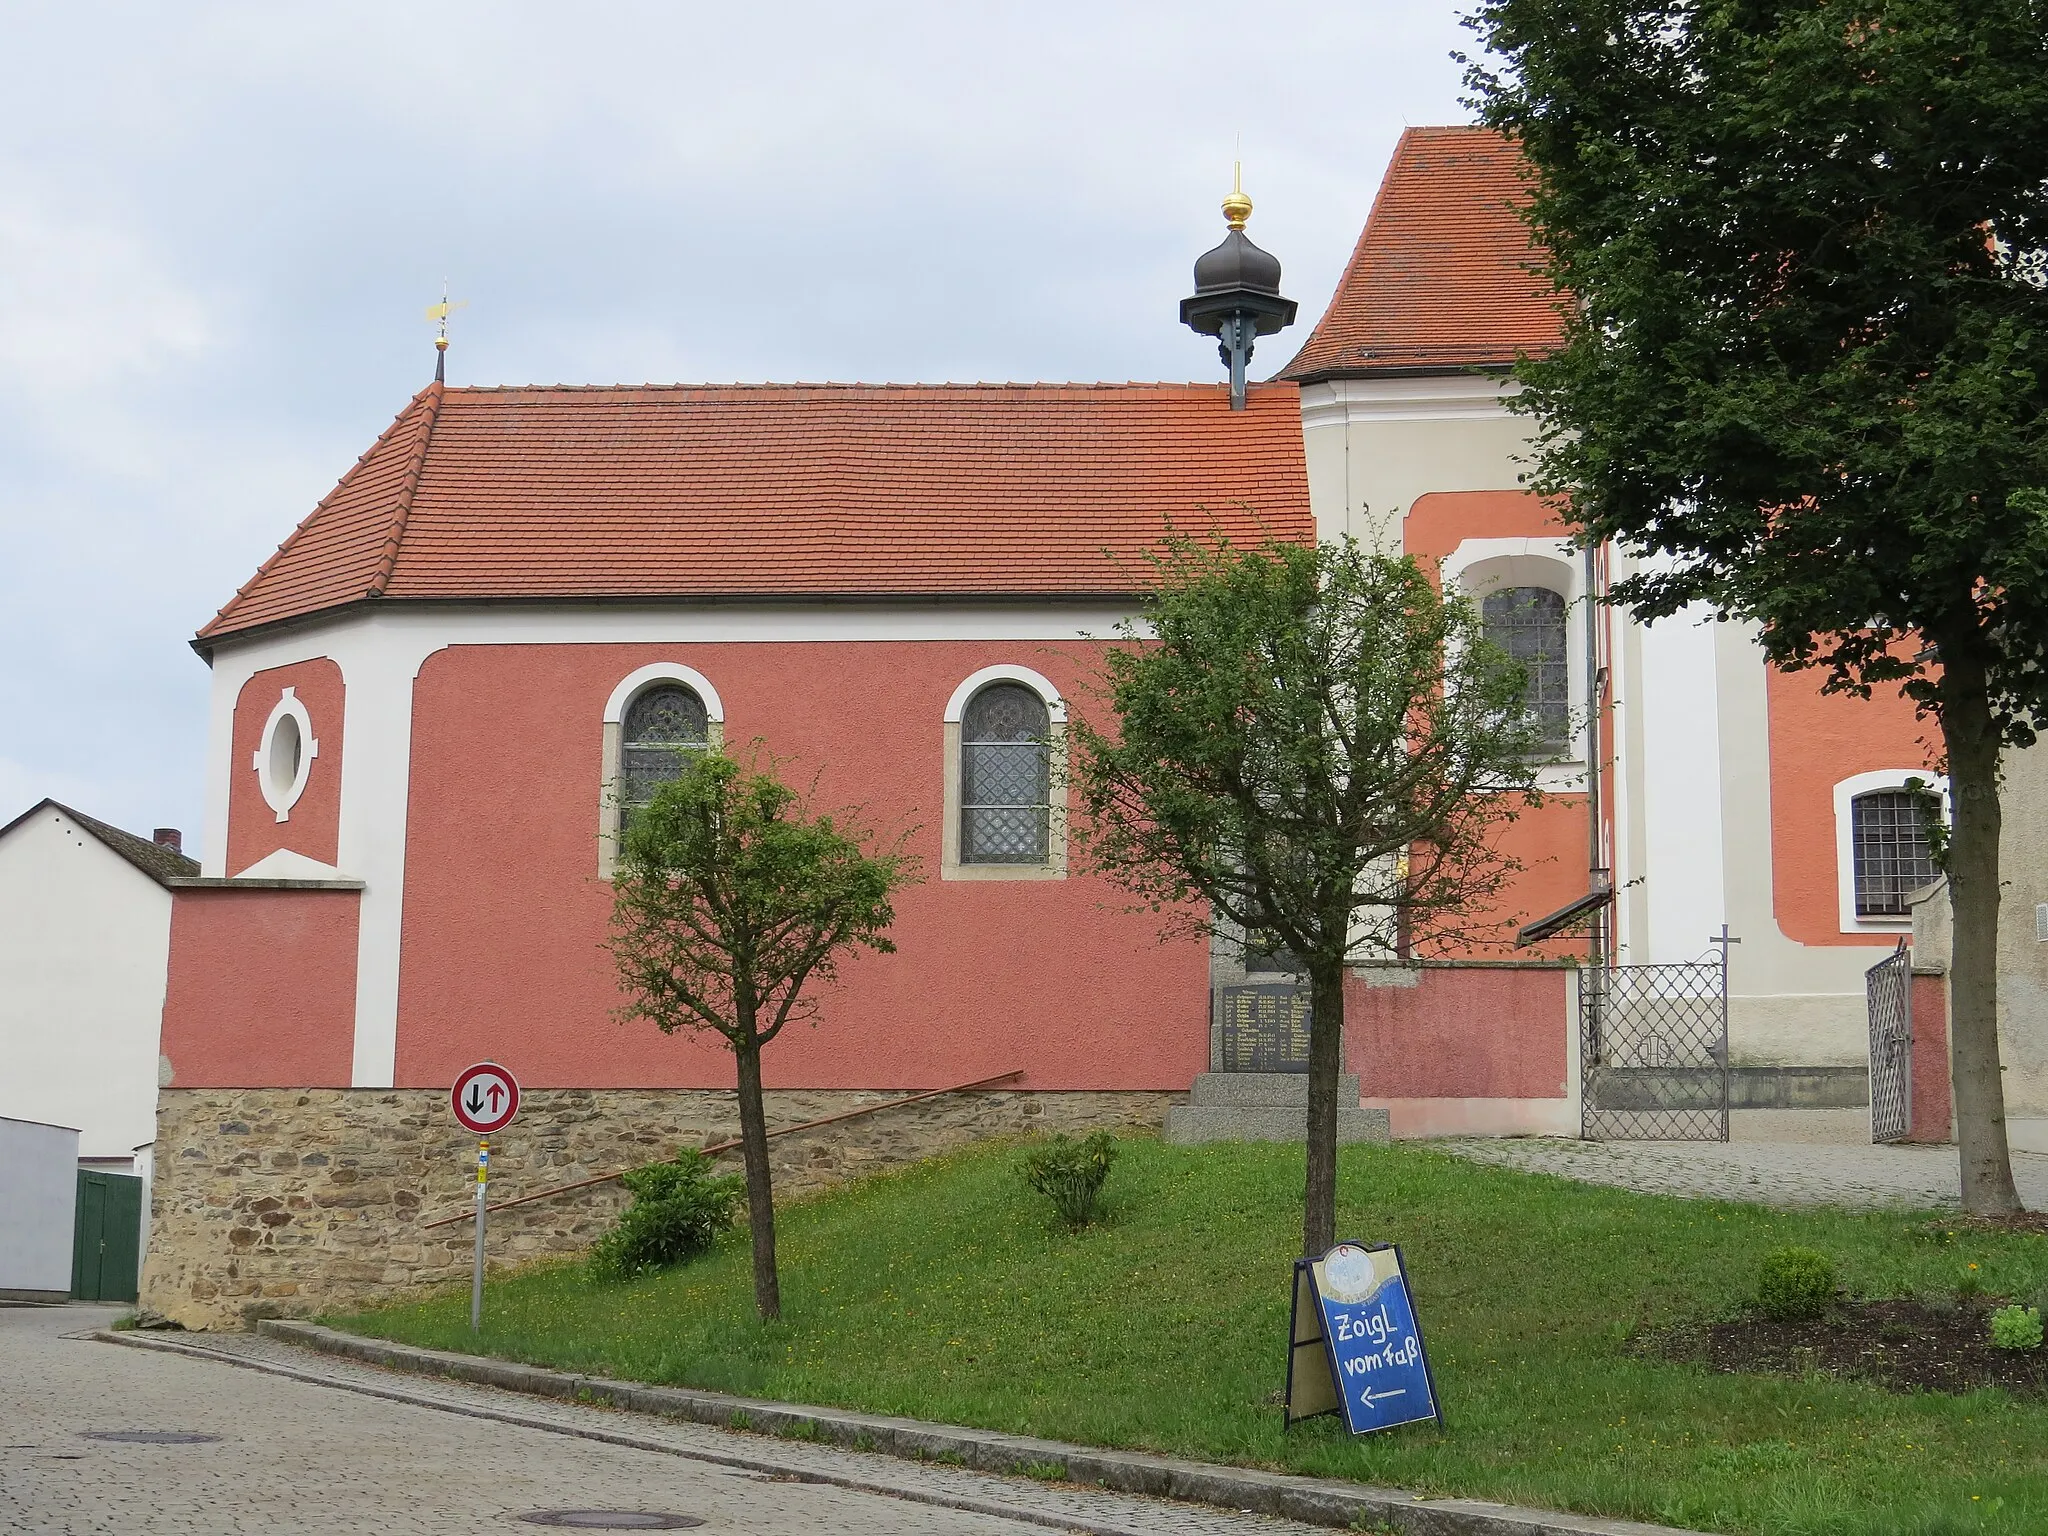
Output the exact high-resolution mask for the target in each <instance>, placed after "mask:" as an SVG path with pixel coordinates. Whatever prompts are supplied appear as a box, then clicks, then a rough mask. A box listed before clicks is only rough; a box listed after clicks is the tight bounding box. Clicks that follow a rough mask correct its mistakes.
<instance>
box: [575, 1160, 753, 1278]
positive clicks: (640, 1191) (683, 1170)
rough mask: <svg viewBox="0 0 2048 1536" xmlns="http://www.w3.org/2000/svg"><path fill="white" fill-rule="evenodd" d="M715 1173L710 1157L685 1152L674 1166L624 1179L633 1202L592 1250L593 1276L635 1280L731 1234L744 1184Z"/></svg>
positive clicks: (642, 1170) (656, 1165)
mask: <svg viewBox="0 0 2048 1536" xmlns="http://www.w3.org/2000/svg"><path fill="white" fill-rule="evenodd" d="M711 1168H712V1163H711V1159H710V1158H708V1157H706V1156H705V1155H704V1154H703V1153H701V1152H698V1151H696V1150H694V1149H693V1148H689V1147H685V1148H684V1149H683V1150H682V1151H680V1152H678V1153H676V1155H675V1161H674V1162H669V1163H649V1164H648V1165H647V1166H646V1167H644V1168H635V1169H633V1170H632V1171H631V1172H629V1173H625V1174H622V1175H621V1176H620V1177H621V1180H622V1182H623V1183H624V1184H625V1186H626V1188H627V1189H628V1190H630V1191H631V1192H632V1195H633V1203H632V1204H631V1205H629V1206H628V1207H626V1209H625V1211H624V1212H623V1213H622V1214H621V1215H620V1217H619V1224H618V1225H617V1226H615V1227H613V1228H612V1229H611V1231H609V1232H607V1233H605V1235H604V1236H603V1237H601V1238H599V1239H598V1240H597V1242H596V1244H595V1245H594V1246H593V1247H592V1248H591V1250H590V1273H591V1274H592V1275H593V1276H594V1277H595V1278H597V1279H599V1280H609V1281H617V1280H630V1279H632V1278H633V1277H634V1276H636V1275H644V1274H647V1273H648V1272H650V1271H652V1270H657V1269H664V1268H666V1267H667V1266H669V1265H671V1264H680V1263H681V1262H682V1261H683V1260H685V1259H690V1258H695V1257H696V1256H697V1255H698V1254H700V1253H702V1252H703V1251H704V1250H705V1249H707V1248H709V1247H710V1246H711V1245H712V1244H713V1243H714V1242H716V1241H717V1240H718V1235H719V1234H720V1233H721V1232H725V1231H729V1230H730V1229H731V1227H732V1224H733V1221H734V1219H735V1218H736V1216H737V1214H738V1209H739V1202H740V1195H741V1193H742V1191H743V1190H744V1188H745V1181H744V1180H743V1179H742V1178H741V1177H740V1175H738V1174H736V1173H727V1174H714V1173H712V1171H711Z"/></svg>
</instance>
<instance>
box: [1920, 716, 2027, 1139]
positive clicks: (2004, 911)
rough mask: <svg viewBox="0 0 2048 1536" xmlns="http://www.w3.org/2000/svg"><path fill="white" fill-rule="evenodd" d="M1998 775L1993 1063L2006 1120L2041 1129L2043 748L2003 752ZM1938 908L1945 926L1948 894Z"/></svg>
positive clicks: (1942, 896)
mask: <svg viewBox="0 0 2048 1536" xmlns="http://www.w3.org/2000/svg"><path fill="white" fill-rule="evenodd" d="M2004 767H2005V784H2004V786H2003V788H2002V789H2001V791H2000V797H1999V798H2000V802H2001V810H2002V811H2003V813H2004V816H2003V820H2004V832H2003V836H2002V837H2001V839H2000V842H1999V848H1998V864H1999V878H2000V882H2001V893H2000V894H2001V903H2000V906H1999V912H1998V1055H1999V1061H2000V1062H2001V1064H2002V1065H2003V1066H2004V1067H2005V1108H2006V1113H2007V1114H2008V1115H2010V1116H2013V1117H2016V1118H2018V1117H2024V1118H2027V1119H2030V1120H2037V1121H2040V1120H2048V944H2044V943H2042V942H2041V941H2040V939H2039V938H2038V937H2037V936H2036V929H2035V908H2036V907H2037V906H2039V905H2041V904H2042V903H2048V747H2041V746H2037V747H2031V748H2029V749H2027V750H2026V751H2024V752H2007V753H2006V754H2005V763H2004ZM1937 900H1938V905H1939V906H1940V907H1942V908H1943V909H1944V912H1943V916H1944V918H1946V911H1945V909H1946V908H1947V906H1948V891H1947V888H1946V887H1943V889H1942V893H1941V895H1940V897H1939V898H1938V899H1937ZM2028 1130H2029V1134H2028V1137H2027V1139H2028V1141H2029V1142H2030V1143H2031V1144H2034V1145H2037V1146H2038V1145H2043V1144H2048V1125H2042V1126H2033V1127H2029V1128H2028Z"/></svg>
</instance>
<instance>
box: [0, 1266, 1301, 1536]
mask: <svg viewBox="0 0 2048 1536" xmlns="http://www.w3.org/2000/svg"><path fill="white" fill-rule="evenodd" d="M121 1310H123V1309H119V1308H111V1307H107V1308H97V1307H80V1306H71V1307H61V1308H59V1307H52V1308H21V1307H10V1308H0V1531H5V1532H10V1533H11V1532H34V1533H37V1536H84V1533H88V1532H90V1533H101V1532H105V1533H110V1536H111V1533H119V1536H140V1533H147V1536H188V1533H189V1536H216V1533H241V1532H249V1533H256V1532H263V1533H271V1536H295V1533H306V1536H312V1533H316V1532H318V1533H351V1532H365V1533H371V1532H374V1533H376V1536H486V1533H490V1536H512V1533H516V1532H519V1531H535V1530H540V1529H545V1527H544V1526H539V1525H534V1524H528V1523H524V1522H522V1521H521V1520H520V1519H519V1518H518V1517H519V1516H521V1515H522V1514H529V1513H532V1512H536V1511H546V1510H573V1509H594V1510H635V1511H656V1512H663V1513H669V1514H675V1515H684V1516H690V1517H692V1518H693V1519H694V1520H696V1521H701V1522H702V1525H701V1526H699V1527H697V1528H698V1529H701V1530H703V1531H704V1532H705V1533H706V1536H738V1533H746V1536H784V1533H796V1532H814V1531H832V1532H834V1533H843V1536H883V1533H892V1532H901V1533H907V1536H927V1533H928V1536H941V1533H943V1536H1025V1533H1032V1532H1035V1533H1041V1536H1042V1533H1043V1532H1045V1531H1046V1530H1048V1529H1052V1530H1081V1531H1093V1532H1101V1533H1104V1536H1121V1533H1125V1532H1129V1533H1132V1536H1166V1533H1169V1532H1175V1533H1181V1532H1184V1533H1189V1536H1312V1532H1313V1531H1314V1529H1315V1528H1314V1527H1309V1526H1303V1525H1298V1524H1295V1523H1292V1522H1289V1521H1283V1520H1271V1519H1265V1518H1261V1517H1257V1516H1250V1515H1239V1514H1233V1513H1231V1512H1229V1511H1219V1510H1212V1509H1205V1508H1197V1507H1193V1506H1187V1505H1179V1504H1169V1503H1165V1502H1160V1501H1154V1500H1149V1499H1142V1498H1133V1497H1128V1496H1124V1495H1118V1494H1107V1493H1101V1492H1096V1491H1090V1490H1085V1489H1079V1488H1071V1487H1065V1486H1047V1485H1043V1484H1039V1483H1035V1482H1032V1481H1031V1480H1029V1479H1027V1478H1022V1477H1018V1478H1006V1477H996V1476H990V1475H987V1474H983V1473H976V1472H970V1471H966V1470H963V1469H960V1468H954V1467H945V1466H931V1465H919V1464H916V1463H911V1462H903V1461H898V1460H895V1459H892V1458H888V1457H882V1456H871V1455H864V1454H862V1453H859V1452H855V1451H844V1450H837V1449H833V1448H830V1447H825V1446H818V1445H806V1444H803V1443H800V1442H790V1441H778V1440H774V1439H770V1438H768V1437H766V1436H761V1435H738V1434H732V1433H729V1432H726V1431H723V1430H718V1429H711V1428H706V1427H703V1426H699V1425H691V1424H679V1423H673V1422H670V1421H667V1420H662V1419H655V1418H650V1417H647V1416H643V1415H634V1414H623V1413H618V1412H614V1411H611V1410H607V1409H601V1408H592V1407H581V1406H578V1405H576V1404H573V1403H561V1402H550V1401H544V1400H537V1399H534V1398H530V1397H524V1396H519V1395H516V1394H512V1393H506V1392H500V1391H496V1390H494V1389H492V1388H488V1387H472V1386H466V1385H463V1384H460V1383H456V1382H448V1381H428V1380H422V1379H419V1378H415V1377H409V1376H403V1375H399V1374H396V1373H393V1372H388V1371H383V1370H379V1369H377V1368H375V1367H372V1366H366V1365H358V1364H354V1363H351V1362H347V1361H340V1360H334V1359H331V1358H328V1357H325V1356H316V1355H313V1354H311V1353H310V1352H308V1351H304V1350H300V1349H296V1348H294V1347H292V1346H290V1345H287V1344H281V1343H279V1342H277V1341H275V1340H270V1339H263V1338H258V1337H254V1336H251V1335H247V1334H232V1335H214V1336H205V1337H204V1338H203V1339H200V1338H195V1339H186V1340H180V1339H179V1338H178V1336H176V1335H172V1336H170V1338H169V1342H172V1343H175V1344H181V1345H182V1346H183V1347H184V1349H186V1350H189V1349H191V1348H193V1347H194V1346H198V1345H203V1347H204V1349H205V1350H206V1351H208V1352H211V1354H212V1355H213V1356H214V1357H213V1358H208V1357H207V1356H206V1355H204V1354H192V1353H185V1352H178V1353H171V1352H167V1351H163V1350H148V1349H140V1348H131V1347H125V1346H123V1345H119V1344H110V1343H105V1342H100V1341H96V1340H93V1339H90V1338H86V1337H80V1336H78V1335H79V1334H81V1333H82V1332H83V1331H85V1330H90V1329H93V1328H97V1327H104V1326H106V1325H107V1324H108V1323H109V1322H110V1321H111V1320H112V1319H113V1318H114V1317H116V1316H118V1315H119V1313H120V1311H121ZM227 1354H233V1355H236V1356H239V1357H241V1358H244V1359H247V1360H251V1361H254V1362H256V1363H258V1364H262V1365H266V1366H269V1367H271V1371H269V1372H266V1371H261V1370H252V1369H248V1368H246V1367H244V1366H240V1365H236V1364H234V1363H232V1362H231V1361H230V1360H228V1359H225V1358H220V1357H221V1356H223V1355H227ZM276 1370H294V1371H297V1372H301V1373H303V1374H305V1375H307V1376H311V1377H315V1378H317V1380H296V1379H290V1378H286V1377H283V1376H280V1375H277V1374H274V1372H275V1371H276ZM371 1394H377V1395H371ZM494 1415H495V1416H501V1417H494ZM507 1418H511V1419H518V1420H523V1421H525V1422H523V1423H507V1422H505V1419H507ZM125 1430H145V1431H167V1430H168V1431H184V1432H190V1433H194V1434H199V1435H208V1436H218V1437H219V1438H218V1439H217V1440H212V1441H204V1442H199V1443H188V1444H146V1443H145V1444H137V1443H128V1442H121V1441H110V1440H105V1439H96V1438H91V1436H93V1435H94V1434H95V1433H105V1432H108V1431H125ZM592 1436H602V1437H611V1438H613V1439H629V1440H636V1441H639V1442H641V1444H638V1445H622V1444H616V1443H607V1442H606V1440H605V1439H598V1438H591V1437H592ZM720 1460H724V1461H726V1462H728V1463H731V1462H743V1463H748V1465H731V1464H726V1465H720V1464H719V1462H720ZM849 1484H851V1485H857V1486H848V1485H849Z"/></svg>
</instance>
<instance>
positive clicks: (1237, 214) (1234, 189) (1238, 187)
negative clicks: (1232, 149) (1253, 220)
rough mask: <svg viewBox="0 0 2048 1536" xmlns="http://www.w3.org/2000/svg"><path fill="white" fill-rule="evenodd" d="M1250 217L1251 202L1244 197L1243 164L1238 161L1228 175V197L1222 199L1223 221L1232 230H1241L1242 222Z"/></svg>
mask: <svg viewBox="0 0 2048 1536" xmlns="http://www.w3.org/2000/svg"><path fill="white" fill-rule="evenodd" d="M1251 216H1252V200H1251V199H1250V198H1248V197H1246V196H1245V195H1244V162H1243V161H1242V160H1240V161H1238V162H1237V163H1236V165H1235V166H1234V167H1233V168H1232V170H1231V173H1230V196H1228V197H1226V198H1224V199H1223V219H1224V222H1225V223H1227V224H1228V225H1229V226H1230V227H1231V228H1232V229H1243V228H1244V222H1245V220H1246V219H1249V218H1250V217H1251Z"/></svg>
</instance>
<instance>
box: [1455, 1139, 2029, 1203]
mask: <svg viewBox="0 0 2048 1536" xmlns="http://www.w3.org/2000/svg"><path fill="white" fill-rule="evenodd" d="M1438 1145H1439V1146H1441V1147H1442V1148H1443V1149H1444V1150H1445V1151H1447V1152H1452V1153H1455V1154H1456V1155H1457V1156H1459V1157H1466V1158H1470V1159H1472V1160H1473V1161H1474V1162H1481V1163H1498V1164H1500V1165H1502V1166H1504V1167H1508V1168H1520V1169H1523V1170H1525V1171H1527V1172H1530V1173H1554V1174H1559V1175H1562V1176H1563V1177H1565V1178H1568V1179H1580V1180H1583V1181H1585V1182H1586V1183H1589V1184H1615V1185H1619V1186H1620V1187H1621V1188H1623V1189H1634V1190H1642V1191H1644V1192H1646V1193H1650V1194H1661V1195H1686V1196H1691V1197H1694V1198H1702V1199H1713V1200H1747V1201H1753V1202H1755V1203H1757V1204H1759V1205H1775V1206H1802V1205H1831V1206H1847V1207H1851V1208H1861V1209H1872V1210H1884V1209H1900V1210H1938V1209H1949V1208H1953V1207H1955V1206H1956V1205H1957V1204H1958V1196H1957V1183H1958V1180H1959V1178H1960V1172H1959V1166H1958V1164H1957V1161H1956V1149H1955V1148H1954V1147H1880V1146H1831V1145H1825V1144H1821V1145H1807V1144H1797V1145H1795V1144H1790V1143H1784V1144H1777V1143H1771V1142H1719V1141H1566V1140H1564V1139H1562V1138H1558V1137H1547V1136H1546V1137H1527V1138H1515V1139H1503V1140H1488V1141H1478V1140H1472V1141H1446V1142H1440V1143H1438ZM2012 1171H2013V1178H2014V1179H2015V1180H2016V1181H2017V1182H2018V1184H2019V1190H2020V1198H2021V1199H2022V1200H2024V1201H2025V1202H2026V1204H2027V1207H2028V1208H2029V1209H2030V1210H2041V1209H2044V1208H2048V1157H2044V1156H2040V1155H2038V1154H2034V1153H2029V1152H2015V1153H2014V1154H2013V1159H2012Z"/></svg>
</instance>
